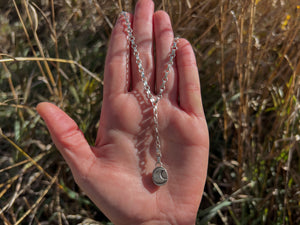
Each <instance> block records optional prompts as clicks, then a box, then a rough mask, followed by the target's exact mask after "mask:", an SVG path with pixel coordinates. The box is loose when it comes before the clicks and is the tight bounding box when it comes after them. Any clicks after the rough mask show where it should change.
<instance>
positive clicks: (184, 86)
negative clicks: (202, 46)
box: [176, 39, 204, 116]
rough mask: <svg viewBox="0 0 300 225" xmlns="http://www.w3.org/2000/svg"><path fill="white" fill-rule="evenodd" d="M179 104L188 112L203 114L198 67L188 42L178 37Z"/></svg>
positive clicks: (197, 114)
mask: <svg viewBox="0 0 300 225" xmlns="http://www.w3.org/2000/svg"><path fill="white" fill-rule="evenodd" d="M176 58H177V60H176V61H177V70H178V77H179V104H180V106H181V108H182V109H183V110H184V111H186V112H187V113H189V114H195V115H196V116H204V112H203V106H202V100H201V90H200V81H199V74H198V68H197V63H196V58H195V55H194V52H193V49H192V46H191V45H190V43H189V42H188V41H187V40H185V39H180V40H179V42H178V50H177V57H176Z"/></svg>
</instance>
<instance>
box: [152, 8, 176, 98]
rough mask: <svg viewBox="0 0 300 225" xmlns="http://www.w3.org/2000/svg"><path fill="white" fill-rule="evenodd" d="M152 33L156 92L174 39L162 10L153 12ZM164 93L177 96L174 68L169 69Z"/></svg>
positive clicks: (168, 18)
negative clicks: (154, 49) (154, 47)
mask: <svg viewBox="0 0 300 225" xmlns="http://www.w3.org/2000/svg"><path fill="white" fill-rule="evenodd" d="M153 21H154V34H155V46H156V90H157V91H156V92H157V94H158V93H159V91H160V88H161V85H162V79H163V77H164V76H165V73H164V72H165V71H166V68H167V63H168V61H169V59H170V50H171V45H172V43H173V40H174V33H173V29H172V25H171V21H170V17H169V15H168V14H167V13H166V12H164V11H158V12H155V13H154V17H153ZM164 94H167V95H169V98H171V99H173V100H175V99H176V98H177V79H176V78H175V73H174V69H173V68H171V69H170V73H169V74H168V82H167V83H166V89H165V91H164Z"/></svg>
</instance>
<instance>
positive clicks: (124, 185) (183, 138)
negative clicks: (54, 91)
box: [37, 0, 209, 225]
mask: <svg viewBox="0 0 300 225" xmlns="http://www.w3.org/2000/svg"><path fill="white" fill-rule="evenodd" d="M130 20H131V21H132V26H133V30H134V36H135V37H136V43H137V46H138V50H139V53H140V57H141V59H142V62H143V67H144V69H145V72H146V74H147V77H148V82H149V84H150V86H151V89H152V92H153V93H155V86H157V87H160V84H161V80H162V76H163V70H164V68H165V66H166V62H167V61H168V60H169V58H168V55H169V52H170V46H171V44H172V41H173V37H174V34H173V30H172V26H171V22H170V19H169V16H168V14H167V13H165V12H163V11H157V12H155V13H154V3H153V2H152V1H151V0H140V1H138V3H137V5H136V10H135V14H134V15H130ZM154 44H155V46H156V62H155V61H154V56H153V46H154ZM127 46H128V42H127V40H126V33H125V32H124V18H123V17H122V16H120V18H119V19H118V21H117V23H116V25H115V27H114V29H113V31H112V35H111V40H110V44H109V49H108V53H107V57H106V62H105V72H104V77H105V78H104V83H105V85H104V98H103V106H102V111H101V116H100V125H99V129H98V134H97V137H96V144H95V146H90V145H89V144H88V143H87V141H86V139H85V138H84V135H83V134H82V132H81V131H80V129H79V128H78V126H77V124H76V123H75V122H74V121H73V120H72V119H71V118H70V117H69V116H68V115H67V114H66V113H64V112H63V111H62V110H60V109H59V108H58V107H56V106H55V105H53V104H51V103H46V102H44V103H40V104H39V105H38V106H37V111H38V113H39V114H40V115H41V117H42V118H43V119H44V121H45V122H46V125H47V127H48V129H49V132H50V134H51V137H52V140H53V142H54V143H55V145H56V147H57V148H58V150H59V151H60V152H61V154H62V155H63V157H64V158H65V160H66V161H67V163H68V165H69V166H70V168H71V170H72V173H73V176H74V178H75V181H76V182H77V183H78V185H79V186H80V187H81V188H82V190H83V191H84V192H85V193H86V194H87V195H88V196H89V197H90V199H91V200H92V201H93V202H94V203H95V204H96V205H97V206H98V207H99V209H100V210H101V211H102V212H103V213H104V214H105V215H106V216H107V217H108V218H109V219H110V220H111V221H112V222H113V223H114V224H116V225H122V224H126V225H128V224H131V225H135V224H184V225H189V224H195V219H196V215H197V211H198V207H199V205H200V202H201V198H202V194H203V189H204V185H205V180H206V173H207V163H208V151H209V138H208V130H207V124H206V120H205V116H204V112H203V107H202V101H201V94H200V82H199V76H198V69H197V65H196V60H195V55H194V53H193V50H192V47H191V45H190V44H189V42H188V41H187V40H185V39H180V40H179V42H178V50H177V52H176V58H175V62H174V65H173V68H172V70H171V72H170V74H169V80H168V82H167V86H166V90H165V91H164V94H163V98H162V99H161V101H160V102H159V106H158V115H159V133H160V140H161V145H162V146H161V151H162V162H163V165H164V167H165V168H166V169H167V171H168V175H169V180H168V182H167V184H165V185H164V186H161V187H157V186H155V185H154V184H153V183H152V178H151V176H152V175H151V174H152V170H153V169H154V168H155V162H156V158H155V143H154V141H153V132H152V128H153V123H152V111H151V110H152V108H151V105H150V104H149V101H148V100H147V99H146V97H145V95H144V91H143V85H142V83H141V81H140V74H139V73H138V69H137V65H136V63H135V58H134V56H133V55H132V51H131V50H130V49H129V48H128V47H127ZM126 55H130V59H131V60H129V62H130V64H129V66H128V69H126V61H127V60H126ZM126 71H127V73H126Z"/></svg>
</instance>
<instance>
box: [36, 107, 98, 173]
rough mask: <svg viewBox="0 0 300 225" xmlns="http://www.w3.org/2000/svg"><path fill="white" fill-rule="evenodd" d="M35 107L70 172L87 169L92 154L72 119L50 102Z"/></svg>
mask: <svg viewBox="0 0 300 225" xmlns="http://www.w3.org/2000/svg"><path fill="white" fill-rule="evenodd" d="M36 109H37V111H38V113H39V114H40V116H41V117H42V118H43V119H44V121H45V123H46V125H47V127H48V130H49V132H50V134H51V137H52V140H53V142H54V144H55V145H56V147H57V148H58V150H59V151H60V153H61V154H62V156H63V157H64V159H65V160H66V161H67V163H68V165H69V166H70V167H71V170H72V172H73V173H74V172H75V173H77V171H85V170H88V167H89V165H90V163H91V162H92V161H93V160H91V159H92V157H93V156H94V155H93V154H92V151H91V148H90V146H89V144H88V143H87V141H86V139H85V138H84V136H83V133H82V132H81V131H80V129H79V128H78V126H77V124H76V123H75V122H74V120H72V119H71V118H70V117H69V116H68V115H67V114H66V113H64V112H63V111H62V110H60V109H59V108H58V107H56V106H55V105H53V104H51V103H46V102H44V103H40V104H38V106H37V108H36ZM74 175H75V176H76V174H74Z"/></svg>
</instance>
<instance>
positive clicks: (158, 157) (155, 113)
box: [122, 12, 179, 167]
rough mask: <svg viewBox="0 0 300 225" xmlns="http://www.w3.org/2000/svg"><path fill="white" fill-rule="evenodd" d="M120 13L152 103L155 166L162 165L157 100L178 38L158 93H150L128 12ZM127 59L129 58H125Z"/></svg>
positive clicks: (167, 73)
mask: <svg viewBox="0 0 300 225" xmlns="http://www.w3.org/2000/svg"><path fill="white" fill-rule="evenodd" d="M122 15H123V16H124V19H125V26H126V32H127V38H128V41H129V44H131V48H132V50H133V55H134V56H135V59H136V60H135V62H136V64H137V66H138V71H139V73H140V75H141V81H142V83H143V86H144V91H145V94H146V97H147V99H148V100H149V102H150V103H151V105H152V109H153V122H154V136H155V137H154V139H155V148H156V164H155V166H156V167H159V166H160V167H162V162H161V157H162V154H161V150H160V149H161V144H160V138H159V132H158V111H157V108H158V102H159V100H160V99H161V98H162V94H163V92H164V90H165V89H166V83H167V81H168V75H169V73H170V69H171V67H172V65H173V61H174V58H175V56H176V50H177V43H178V39H179V38H175V39H174V41H173V44H172V46H171V51H170V55H169V56H170V58H169V61H168V62H167V68H166V69H165V71H164V72H163V74H164V76H163V79H162V84H161V86H160V87H159V92H158V94H157V95H156V96H155V95H153V94H152V93H151V90H150V86H149V84H148V81H147V78H146V76H145V70H144V67H143V65H142V60H141V58H140V54H139V52H138V47H137V44H136V43H135V37H134V36H133V29H132V28H131V23H130V21H129V17H128V14H127V13H126V12H122ZM127 61H129V60H127Z"/></svg>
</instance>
